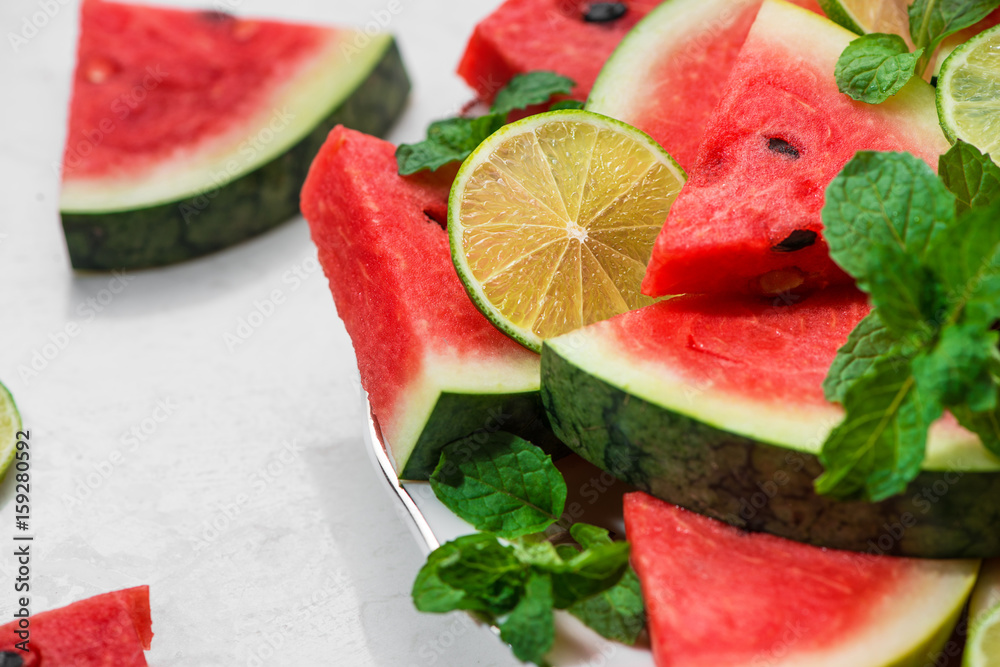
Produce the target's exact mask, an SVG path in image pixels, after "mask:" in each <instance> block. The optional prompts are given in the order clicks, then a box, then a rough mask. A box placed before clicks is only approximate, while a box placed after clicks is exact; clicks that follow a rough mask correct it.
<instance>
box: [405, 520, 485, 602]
mask: <svg viewBox="0 0 1000 667" xmlns="http://www.w3.org/2000/svg"><path fill="white" fill-rule="evenodd" d="M471 537H477V536H471ZM459 539H461V538H459ZM460 549H461V547H460V546H459V545H457V544H456V543H455V542H448V543H447V544H442V545H441V546H440V547H438V548H437V549H435V550H434V551H432V552H431V554H430V555H429V556H428V557H427V562H426V563H424V566H423V567H422V568H420V572H418V573H417V578H416V580H415V581H414V582H413V590H412V591H411V595H412V596H413V604H414V606H415V607H416V608H417V609H418V610H420V611H426V612H430V613H434V614H444V613H446V612H449V611H454V610H456V609H465V608H466V607H464V606H463V605H462V602H463V600H464V599H465V593H464V592H462V591H460V590H457V589H454V588H452V587H451V586H449V585H448V584H446V583H444V582H443V581H441V579H440V577H438V567H440V565H441V563H442V561H445V560H447V559H449V558H450V557H452V556H453V555H454V554H455V553H457V552H459V551H460Z"/></svg>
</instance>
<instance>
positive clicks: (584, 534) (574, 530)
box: [569, 522, 611, 549]
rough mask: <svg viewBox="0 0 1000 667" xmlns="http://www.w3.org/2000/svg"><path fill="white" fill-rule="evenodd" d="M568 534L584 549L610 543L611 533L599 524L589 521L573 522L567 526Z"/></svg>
mask: <svg viewBox="0 0 1000 667" xmlns="http://www.w3.org/2000/svg"><path fill="white" fill-rule="evenodd" d="M569 534H570V535H572V536H573V539H574V540H576V541H577V544H579V545H580V546H581V547H583V548H584V549H589V548H591V547H599V546H603V545H605V544H611V533H609V532H608V531H607V530H605V529H604V528H601V527H600V526H592V525H590V524H589V523H582V522H581V523H574V524H573V525H572V526H570V527H569Z"/></svg>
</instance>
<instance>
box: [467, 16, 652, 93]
mask: <svg viewBox="0 0 1000 667" xmlns="http://www.w3.org/2000/svg"><path fill="white" fill-rule="evenodd" d="M660 2H661V0H629V2H621V3H595V2H589V1H586V0H583V1H581V0H507V2H504V3H503V4H502V5H501V6H500V7H499V8H497V9H496V10H495V11H494V12H493V13H492V14H490V15H489V16H488V17H486V18H485V19H483V20H482V21H481V22H480V23H479V24H478V25H477V26H476V29H475V31H474V32H473V33H472V37H471V38H470V39H469V43H468V45H467V46H466V47H465V54H464V55H463V56H462V61H461V63H459V66H458V73H459V74H460V75H461V76H462V78H463V79H465V81H466V83H468V84H469V85H470V86H471V87H472V88H473V89H474V90H475V91H476V92H477V93H478V94H479V96H480V98H482V99H483V100H484V101H486V102H490V101H492V100H493V98H494V96H496V94H497V92H499V90H500V89H501V88H503V86H504V85H505V84H506V83H507V82H508V81H510V80H511V79H512V78H513V77H514V76H516V75H518V74H523V73H525V72H530V71H533V70H547V71H553V72H557V73H559V74H562V75H563V76H568V77H569V78H570V79H572V80H573V81H575V82H576V88H574V89H573V93H572V95H573V97H575V98H576V99H584V98H586V97H587V93H589V92H590V87H591V86H592V85H593V84H594V79H596V78H597V74H598V72H600V71H601V67H602V66H603V65H604V61H605V60H607V58H608V56H610V55H611V52H612V51H614V49H615V47H616V46H617V45H618V42H619V41H621V39H622V37H624V36H625V35H626V34H627V33H628V31H629V30H631V29H632V27H633V26H634V25H635V24H636V23H638V22H639V20H640V19H642V17H644V16H645V15H646V14H648V13H649V12H650V10H652V9H653V8H654V7H656V6H657V5H658V4H660ZM595 4H602V5H619V7H617V8H614V9H607V10H605V11H601V10H597V11H591V10H592V6H593V5H595ZM598 14H600V16H598ZM594 19H605V20H599V21H595V20H594Z"/></svg>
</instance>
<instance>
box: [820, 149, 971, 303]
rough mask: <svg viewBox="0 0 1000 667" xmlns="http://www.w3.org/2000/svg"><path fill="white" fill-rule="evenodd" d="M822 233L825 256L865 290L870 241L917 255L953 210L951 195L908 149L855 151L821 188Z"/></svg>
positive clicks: (940, 230) (872, 267)
mask: <svg viewBox="0 0 1000 667" xmlns="http://www.w3.org/2000/svg"><path fill="white" fill-rule="evenodd" d="M822 215H823V225H824V228H825V229H824V232H823V235H824V238H825V239H826V242H827V244H828V245H829V246H830V256H831V257H832V258H833V260H834V261H835V262H836V263H837V264H839V265H840V266H841V267H842V268H843V269H844V270H845V271H847V273H849V274H850V275H851V276H853V277H854V278H855V279H856V280H857V282H858V287H860V288H861V289H864V290H866V291H867V288H868V283H869V278H870V275H869V273H870V272H871V271H875V272H877V271H878V266H877V263H872V262H871V261H870V256H871V252H870V249H871V247H872V246H895V247H896V248H898V249H900V250H901V251H903V252H905V253H908V254H912V255H914V256H915V257H917V258H918V259H922V258H923V257H924V256H925V254H926V252H927V248H928V246H929V245H930V244H931V242H932V241H933V240H934V238H935V237H937V236H938V235H940V234H941V233H943V231H944V230H945V229H946V228H947V226H948V223H949V221H951V220H954V216H955V196H954V195H952V194H951V193H950V192H948V189H947V188H945V187H944V184H942V183H941V181H940V179H938V177H937V175H936V174H935V173H934V171H933V170H932V169H931V168H930V167H928V166H927V164H926V163H924V162H923V161H922V160H920V159H919V158H916V157H914V156H913V155H910V154H909V153H874V152H871V151H861V152H859V153H858V154H857V155H855V156H854V158H853V159H851V161H850V162H848V163H847V164H846V165H845V166H844V168H843V170H841V172H840V173H839V174H838V175H837V177H836V178H834V179H833V181H832V182H831V183H830V185H829V186H828V187H827V189H826V204H825V205H824V206H823V212H822Z"/></svg>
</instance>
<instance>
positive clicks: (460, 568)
mask: <svg viewBox="0 0 1000 667" xmlns="http://www.w3.org/2000/svg"><path fill="white" fill-rule="evenodd" d="M526 577H527V568H526V567H525V566H524V565H522V564H521V563H520V562H519V561H518V560H517V558H516V557H515V555H514V550H513V549H512V548H511V547H506V546H503V545H502V544H500V543H499V542H498V541H497V538H496V536H495V535H491V534H489V533H476V534H474V535H465V536H463V537H459V538H458V539H456V540H453V541H451V542H447V543H445V544H442V545H441V546H440V547H438V548H437V549H435V550H434V551H433V552H432V553H431V554H430V556H428V558H427V563H425V564H424V566H423V568H421V570H420V572H419V573H418V574H417V579H416V581H415V582H414V584H413V591H412V595H413V602H414V605H415V606H416V607H417V609H418V610H420V611H425V612H431V613H439V614H440V613H445V612H449V611H453V610H456V609H464V610H468V611H477V612H481V613H484V614H487V615H488V616H489V617H490V618H493V617H495V616H500V615H503V614H505V613H507V612H509V611H510V610H511V609H513V608H514V605H515V604H517V600H518V599H519V598H520V596H521V593H522V592H523V589H524V581H525V579H526Z"/></svg>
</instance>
